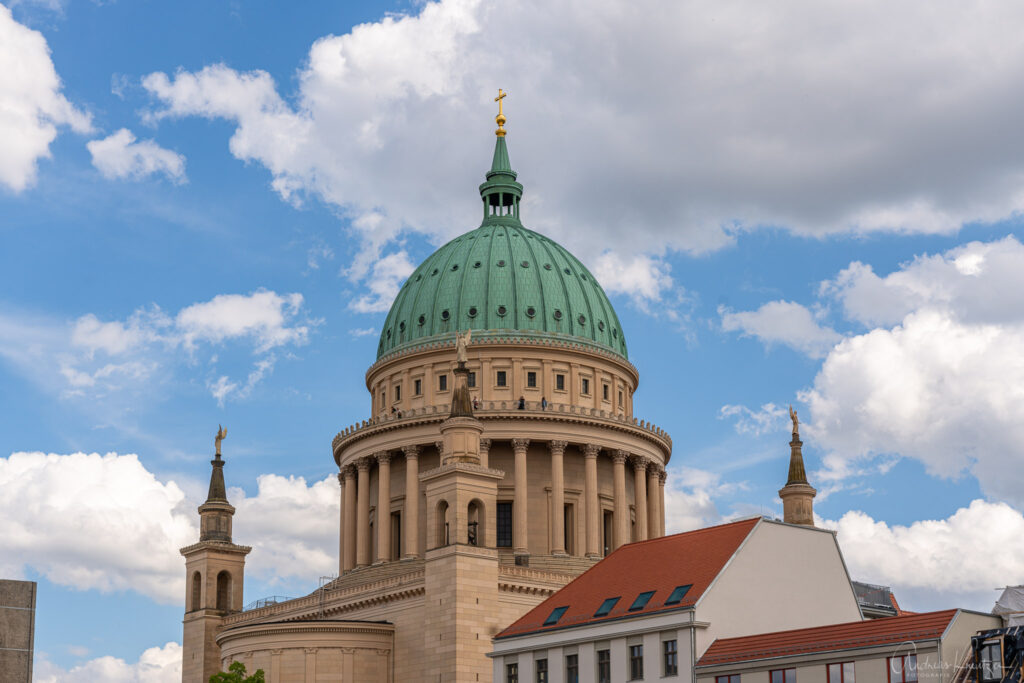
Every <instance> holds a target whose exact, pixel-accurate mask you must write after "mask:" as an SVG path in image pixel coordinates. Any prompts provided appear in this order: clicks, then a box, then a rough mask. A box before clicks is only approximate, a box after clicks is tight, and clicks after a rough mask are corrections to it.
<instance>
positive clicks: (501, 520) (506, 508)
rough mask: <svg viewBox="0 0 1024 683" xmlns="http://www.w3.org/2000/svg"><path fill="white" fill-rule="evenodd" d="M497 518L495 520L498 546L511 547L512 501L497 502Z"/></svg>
mask: <svg viewBox="0 0 1024 683" xmlns="http://www.w3.org/2000/svg"><path fill="white" fill-rule="evenodd" d="M497 513H498V519H497V521H496V522H495V524H496V529H495V530H496V531H497V532H498V547H499V548H511V547H512V503H509V502H504V503H503V502H499V503H498V507H497Z"/></svg>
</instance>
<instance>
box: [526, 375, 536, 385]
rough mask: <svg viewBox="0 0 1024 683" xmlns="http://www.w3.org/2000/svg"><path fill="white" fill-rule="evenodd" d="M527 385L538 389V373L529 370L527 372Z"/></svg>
mask: <svg viewBox="0 0 1024 683" xmlns="http://www.w3.org/2000/svg"><path fill="white" fill-rule="evenodd" d="M526 386H528V387H530V388H532V389H536V388H537V373H536V372H528V373H526Z"/></svg>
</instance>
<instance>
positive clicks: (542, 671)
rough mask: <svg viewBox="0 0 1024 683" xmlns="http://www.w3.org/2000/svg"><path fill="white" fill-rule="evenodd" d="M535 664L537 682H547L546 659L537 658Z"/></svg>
mask: <svg viewBox="0 0 1024 683" xmlns="http://www.w3.org/2000/svg"><path fill="white" fill-rule="evenodd" d="M536 666H537V683H548V660H546V659H538V660H537V662H536Z"/></svg>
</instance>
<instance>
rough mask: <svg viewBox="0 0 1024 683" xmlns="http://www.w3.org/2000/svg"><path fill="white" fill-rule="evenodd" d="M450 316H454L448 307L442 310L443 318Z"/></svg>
mask: <svg viewBox="0 0 1024 683" xmlns="http://www.w3.org/2000/svg"><path fill="white" fill-rule="evenodd" d="M450 317H452V314H451V313H449V312H448V309H447V308H446V309H444V310H443V311H441V320H447V319H448V318H450Z"/></svg>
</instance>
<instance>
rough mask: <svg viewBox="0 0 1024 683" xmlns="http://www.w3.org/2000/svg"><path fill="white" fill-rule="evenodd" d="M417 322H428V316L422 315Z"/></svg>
mask: <svg viewBox="0 0 1024 683" xmlns="http://www.w3.org/2000/svg"><path fill="white" fill-rule="evenodd" d="M416 322H418V323H419V324H420V325H422V324H423V323H425V322H427V316H425V315H421V316H420V317H419V318H417V319H416Z"/></svg>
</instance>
